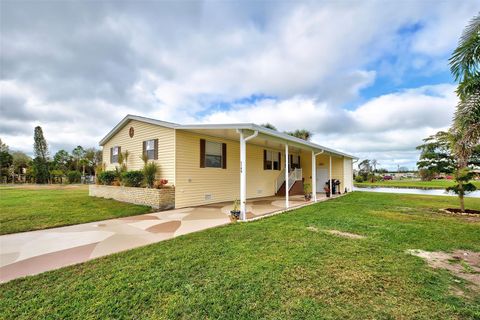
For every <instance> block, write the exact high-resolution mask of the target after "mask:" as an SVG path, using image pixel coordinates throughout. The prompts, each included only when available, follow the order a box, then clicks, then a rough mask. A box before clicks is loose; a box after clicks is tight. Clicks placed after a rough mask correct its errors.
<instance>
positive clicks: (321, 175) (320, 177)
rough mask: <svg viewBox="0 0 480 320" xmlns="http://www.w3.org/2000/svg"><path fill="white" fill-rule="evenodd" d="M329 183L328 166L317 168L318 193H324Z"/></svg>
mask: <svg viewBox="0 0 480 320" xmlns="http://www.w3.org/2000/svg"><path fill="white" fill-rule="evenodd" d="M327 181H328V168H327V167H326V166H320V167H317V192H323V188H325V183H326V182H327Z"/></svg>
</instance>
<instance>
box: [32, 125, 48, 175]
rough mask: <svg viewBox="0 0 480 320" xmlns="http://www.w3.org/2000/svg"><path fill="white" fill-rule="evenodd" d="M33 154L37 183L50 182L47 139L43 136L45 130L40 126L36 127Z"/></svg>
mask: <svg viewBox="0 0 480 320" xmlns="http://www.w3.org/2000/svg"><path fill="white" fill-rule="evenodd" d="M33 139H34V144H33V154H34V155H35V158H34V160H33V172H34V178H35V182H36V183H48V180H49V178H50V173H49V170H48V156H49V153H48V146H47V140H45V137H44V136H43V131H42V128H41V127H40V126H37V127H35V131H34V137H33Z"/></svg>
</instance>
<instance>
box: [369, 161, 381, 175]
mask: <svg viewBox="0 0 480 320" xmlns="http://www.w3.org/2000/svg"><path fill="white" fill-rule="evenodd" d="M370 164H371V165H372V167H373V172H377V165H379V163H378V161H377V159H372V160H371V161H370Z"/></svg>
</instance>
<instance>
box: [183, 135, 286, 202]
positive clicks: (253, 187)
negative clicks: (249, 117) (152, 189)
mask: <svg viewBox="0 0 480 320" xmlns="http://www.w3.org/2000/svg"><path fill="white" fill-rule="evenodd" d="M200 139H205V140H207V141H214V142H220V143H226V145H227V168H226V169H220V168H200ZM175 149H176V159H177V160H176V170H175V175H176V188H175V192H176V194H175V206H176V208H183V207H189V206H198V205H203V204H209V203H215V202H222V201H233V200H234V199H238V198H239V194H240V144H239V142H238V141H232V140H226V139H221V138H218V137H210V136H206V135H201V134H196V133H192V132H187V131H183V130H177V131H176V148H175ZM263 150H264V148H262V147H260V146H256V145H251V144H248V143H247V164H246V165H247V198H256V197H264V196H272V195H274V194H275V179H276V178H277V177H278V175H279V174H280V172H281V171H279V170H264V169H263ZM271 150H276V149H271ZM276 151H280V150H276ZM284 161H285V159H284V156H283V153H282V165H284V163H285V162H284ZM206 195H209V196H210V199H206Z"/></svg>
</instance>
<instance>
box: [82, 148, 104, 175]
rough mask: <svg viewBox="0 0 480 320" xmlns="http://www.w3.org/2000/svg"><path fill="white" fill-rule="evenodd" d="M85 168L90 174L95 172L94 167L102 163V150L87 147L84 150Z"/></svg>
mask: <svg viewBox="0 0 480 320" xmlns="http://www.w3.org/2000/svg"><path fill="white" fill-rule="evenodd" d="M85 159H86V160H87V169H88V172H89V173H90V174H95V170H96V168H97V167H98V166H99V165H100V164H101V163H102V150H97V149H95V148H88V149H86V150H85Z"/></svg>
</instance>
